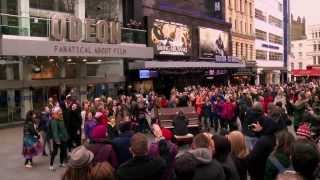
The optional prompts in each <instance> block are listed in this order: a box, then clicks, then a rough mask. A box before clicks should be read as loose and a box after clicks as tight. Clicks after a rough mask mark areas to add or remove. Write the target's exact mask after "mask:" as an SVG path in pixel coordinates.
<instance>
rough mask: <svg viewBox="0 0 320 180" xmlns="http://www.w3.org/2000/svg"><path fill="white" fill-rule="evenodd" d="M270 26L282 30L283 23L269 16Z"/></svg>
mask: <svg viewBox="0 0 320 180" xmlns="http://www.w3.org/2000/svg"><path fill="white" fill-rule="evenodd" d="M269 24H271V25H274V26H277V27H279V28H282V21H281V20H280V19H278V18H276V17H273V16H271V15H269Z"/></svg>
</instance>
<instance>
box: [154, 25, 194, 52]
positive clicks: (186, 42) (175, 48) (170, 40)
mask: <svg viewBox="0 0 320 180" xmlns="http://www.w3.org/2000/svg"><path fill="white" fill-rule="evenodd" d="M150 37H151V43H152V45H153V47H154V50H155V53H156V54H159V55H174V56H188V55H190V53H191V29H190V28H189V27H188V26H187V25H184V24H180V23H176V22H169V21H164V20H159V19H155V20H154V21H153V24H152V27H151V31H150Z"/></svg>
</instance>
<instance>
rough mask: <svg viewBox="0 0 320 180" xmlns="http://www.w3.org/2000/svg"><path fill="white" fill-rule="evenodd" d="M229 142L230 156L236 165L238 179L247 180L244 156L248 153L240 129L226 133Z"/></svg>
mask: <svg viewBox="0 0 320 180" xmlns="http://www.w3.org/2000/svg"><path fill="white" fill-rule="evenodd" d="M227 138H228V140H229V141H230V143H231V157H232V159H233V161H234V163H235V165H236V167H237V171H238V174H239V176H240V180H247V177H248V176H247V175H248V167H247V163H246V160H245V159H246V157H247V155H248V153H249V151H248V148H247V146H246V141H245V137H244V135H243V134H242V133H241V132H240V131H232V132H230V133H229V134H228V135H227Z"/></svg>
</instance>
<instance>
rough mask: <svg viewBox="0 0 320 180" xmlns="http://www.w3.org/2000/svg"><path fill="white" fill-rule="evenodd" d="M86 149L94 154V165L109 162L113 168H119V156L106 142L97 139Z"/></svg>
mask: <svg viewBox="0 0 320 180" xmlns="http://www.w3.org/2000/svg"><path fill="white" fill-rule="evenodd" d="M86 147H87V149H88V150H90V151H91V152H92V153H93V154H94V158H93V161H92V162H93V163H101V162H108V163H110V165H111V166H112V167H113V168H117V167H118V159H117V155H116V153H115V151H114V150H113V147H112V145H111V144H109V143H108V142H107V141H106V140H104V139H95V140H93V141H92V143H91V144H89V145H87V146H86Z"/></svg>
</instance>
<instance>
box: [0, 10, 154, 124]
mask: <svg viewBox="0 0 320 180" xmlns="http://www.w3.org/2000/svg"><path fill="white" fill-rule="evenodd" d="M49 22H50V24H49V27H50V28H49V29H50V31H49V32H50V33H49V34H48V36H47V37H32V36H30V35H29V36H26V35H24V34H15V35H5V34H3V35H2V36H1V38H0V71H1V70H2V69H3V71H2V72H0V84H1V86H0V123H6V122H11V121H12V120H14V121H15V120H19V119H21V118H22V119H23V118H25V114H26V112H27V111H28V110H31V109H34V110H36V111H39V110H41V108H42V107H43V106H44V105H45V104H46V103H47V101H48V98H49V97H52V98H54V99H55V100H62V99H63V98H64V97H65V95H67V94H71V95H72V96H74V97H76V98H77V99H78V100H79V102H82V101H84V100H86V99H88V98H89V99H92V98H95V97H98V96H102V95H103V96H116V95H117V93H118V91H119V90H121V89H124V88H125V75H124V74H125V72H124V59H129V60H130V59H152V58H153V56H154V55H153V49H152V48H149V47H147V46H146V45H145V44H141V45H135V44H133V43H124V42H123V35H124V34H123V29H122V27H121V26H120V23H119V22H117V21H105V20H93V19H79V18H76V17H73V16H68V18H67V19H65V18H64V17H62V16H56V15H53V16H52V17H51V18H50V21H49ZM125 30H126V31H125V33H126V32H127V31H128V29H125ZM1 76H2V77H1ZM13 116H16V117H13Z"/></svg>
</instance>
